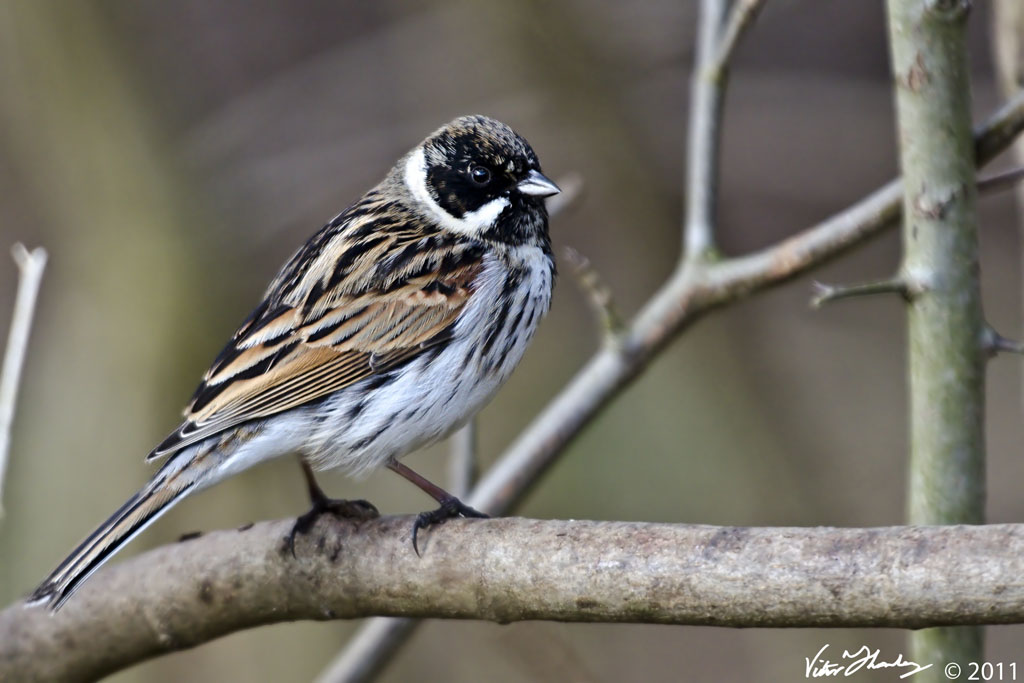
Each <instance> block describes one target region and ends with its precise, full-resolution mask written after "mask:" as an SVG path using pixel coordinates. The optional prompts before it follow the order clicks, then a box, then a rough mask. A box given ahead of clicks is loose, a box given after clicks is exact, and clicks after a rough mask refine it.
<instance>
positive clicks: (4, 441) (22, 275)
mask: <svg viewBox="0 0 1024 683" xmlns="http://www.w3.org/2000/svg"><path fill="white" fill-rule="evenodd" d="M11 256H13V258H14V262H15V263H16V264H17V265H18V295H17V297H16V299H15V301H14V315H13V317H12V318H11V330H10V332H9V333H8V336H7V352H6V353H5V354H4V367H3V371H2V372H0V517H3V513H4V507H3V490H4V478H5V475H6V473H7V460H8V456H9V453H10V445H11V427H12V425H13V424H14V406H15V403H17V399H18V386H19V385H20V383H21V369H22V367H23V366H24V365H25V353H26V351H27V350H28V335H29V331H30V330H31V329H32V316H33V314H34V313H35V310H36V300H37V299H38V297H39V285H40V283H42V280H43V271H44V270H45V269H46V250H45V249H43V248H42V247H36V248H35V249H33V250H32V251H29V250H28V249H26V248H25V246H24V245H23V244H21V243H20V242H19V243H17V244H15V245H14V246H13V247H12V248H11Z"/></svg>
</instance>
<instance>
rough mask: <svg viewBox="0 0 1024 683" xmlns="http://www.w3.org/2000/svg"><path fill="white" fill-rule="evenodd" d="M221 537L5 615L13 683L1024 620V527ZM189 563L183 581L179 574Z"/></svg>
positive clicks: (346, 525)
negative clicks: (563, 638)
mask: <svg viewBox="0 0 1024 683" xmlns="http://www.w3.org/2000/svg"><path fill="white" fill-rule="evenodd" d="M291 525H292V520H282V521H276V522H261V523H259V524H256V525H255V526H253V527H252V528H250V529H248V530H246V531H217V532H213V533H211V534H208V535H206V536H203V537H201V538H198V539H195V540H192V541H188V542H185V543H177V544H172V545H168V546H164V547H161V548H158V549H156V550H153V551H150V552H148V553H145V554H144V555H141V556H139V557H135V558H133V559H131V560H128V561H126V562H123V563H121V564H118V565H116V566H114V567H111V568H110V569H105V570H102V571H100V572H99V573H97V575H96V576H95V577H94V578H93V580H92V581H90V582H89V583H88V584H86V585H85V586H84V587H83V588H82V590H81V592H80V593H79V594H78V595H76V596H75V599H74V600H72V601H71V602H69V603H68V604H67V605H66V606H65V607H64V609H63V610H62V611H60V612H58V613H57V614H56V615H51V614H49V613H48V612H47V611H46V610H45V609H41V608H30V609H26V608H24V607H23V605H21V604H15V605H13V606H12V607H9V608H7V609H6V610H4V611H3V612H0V678H2V679H3V680H12V681H14V680H17V681H29V680H94V679H96V678H99V677H101V676H103V675H104V674H108V673H110V672H112V671H115V670H117V669H120V668H123V667H125V666H128V665H129V664H132V663H134V662H138V661H141V660H143V659H147V658H150V657H154V656H157V655H159V654H163V653H166V652H171V651H174V650H180V649H183V648H188V647H193V646H195V645H198V644H199V643H202V642H206V641H209V640H212V639H214V638H217V637H219V636H222V635H225V634H227V633H231V632H234V631H237V630H239V629H242V628H246V627H251V626H256V625H261V624H269V623H275V622H281V621H292V620H296V619H319V620H326V619H352V618H356V617H363V616H367V615H370V614H382V615H390V616H409V617H428V616H430V617H446V618H460V619H485V620H490V621H496V622H499V623H508V622H511V621H519V620H524V619H552V620H558V621H585V622H634V623H637V622H642V623H657V624H701V625H714V626H761V627H763V626H817V627H821V626H890V627H900V628H920V627H923V626H930V625H934V624H975V623H982V622H984V623H1014V622H1020V621H1024V583H1022V582H1021V581H1020V580H1019V579H1020V576H1021V574H1022V573H1024V525H1019V524H1005V525H993V526H986V527H976V526H964V527H893V528H877V529H830V528H732V527H712V526H690V525H671V524H645V523H625V522H582V521H572V522H567V521H541V520H531V519H521V518H509V519H495V520H453V521H450V522H448V523H447V524H445V525H444V526H442V527H439V528H437V529H434V530H432V531H431V534H430V538H429V545H428V547H427V549H426V551H425V552H424V554H423V556H422V557H417V555H416V554H415V553H414V552H412V549H411V548H410V547H409V528H410V527H411V525H412V518H411V517H386V518H378V519H375V520H371V521H368V522H364V523H362V524H355V523H353V522H350V521H339V520H335V519H333V518H329V517H325V518H322V519H321V520H320V521H319V522H318V524H317V526H316V527H315V528H314V529H313V530H312V532H311V533H310V534H309V535H307V536H304V537H302V538H301V539H300V542H299V546H298V548H297V555H298V559H295V558H293V557H292V556H291V553H288V552H284V551H283V544H282V539H283V537H284V536H285V534H287V532H288V530H289V529H290V528H291ZM168 567H174V568H175V571H167V568H168Z"/></svg>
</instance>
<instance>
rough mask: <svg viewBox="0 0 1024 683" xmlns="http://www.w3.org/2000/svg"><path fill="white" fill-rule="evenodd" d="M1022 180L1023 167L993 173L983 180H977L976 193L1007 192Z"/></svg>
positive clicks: (1023, 178)
mask: <svg viewBox="0 0 1024 683" xmlns="http://www.w3.org/2000/svg"><path fill="white" fill-rule="evenodd" d="M1022 180H1024V166H1018V167H1017V168H1012V169H1010V170H1009V171H1003V172H1002V173H995V174H993V175H990V176H987V177H985V178H978V192H984V193H993V192H1001V191H1002V190H1009V189H1010V188H1013V187H1016V186H1017V185H1018V184H1019V183H1020V182H1021V181H1022Z"/></svg>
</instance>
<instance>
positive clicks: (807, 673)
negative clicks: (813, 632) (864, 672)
mask: <svg viewBox="0 0 1024 683" xmlns="http://www.w3.org/2000/svg"><path fill="white" fill-rule="evenodd" d="M828 648H829V645H828V643H825V644H824V645H822V646H821V649H820V650H818V653H817V654H816V655H814V658H813V659H812V658H810V657H804V662H806V668H805V669H804V678H828V677H834V676H852V675H853V674H855V673H857V672H858V671H860V670H861V669H868V670H871V669H895V668H898V669H910V670H909V671H904V672H903V674H902V675H901V676H900V678H907V677H909V676H913V675H914V674H916V673H920V672H922V671H924V670H925V669H928V668H931V666H932V665H931V664H925V665H924V666H921V665H920V664H918V663H917V662H912V661H910V660H907V659H903V655H902V653H901V654H899V655H897V657H896V659H895V660H893V661H891V662H887V661H885V660H879V658H878V655H879V652H880V650H877V649H875V650H872V649H871V648H869V647H868V646H867V645H862V646H861V648H860V649H859V650H857V651H856V652H850V651H849V650H843V657H842V661H841V662H833V661H831V660H829V659H824V658H822V655H823V654H824V653H825V650H827V649H828Z"/></svg>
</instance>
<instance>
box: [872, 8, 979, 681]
mask: <svg viewBox="0 0 1024 683" xmlns="http://www.w3.org/2000/svg"><path fill="white" fill-rule="evenodd" d="M887 7H888V23H889V44H890V49H891V52H892V73H893V84H894V90H895V99H896V114H897V117H896V118H897V124H898V125H897V139H898V140H899V152H900V168H901V170H902V172H903V186H904V197H903V265H902V268H901V270H902V272H903V274H904V277H905V279H906V280H907V282H908V284H909V285H910V286H911V287H914V286H915V285H916V288H917V289H918V291H917V293H916V294H915V296H914V297H913V298H912V299H911V300H910V301H909V305H908V307H907V343H908V360H909V362H908V366H909V368H908V375H909V385H910V386H909V390H910V391H909V393H910V411H909V412H910V473H909V474H910V476H909V478H908V489H909V490H908V494H907V512H908V519H909V522H910V523H911V524H980V523H982V522H984V520H985V420H984V416H985V354H984V353H982V352H981V350H980V349H979V344H978V340H979V339H981V338H982V337H983V335H984V333H985V330H986V325H985V320H984V316H983V314H982V306H981V283H980V275H979V273H980V265H979V255H978V234H977V217H976V211H975V203H976V198H977V188H976V182H975V164H974V150H973V149H972V139H971V89H970V80H969V72H970V69H969V68H968V60H967V15H968V13H969V9H970V3H969V2H965V1H964V0H951V1H943V2H938V1H936V0H888V3H887ZM910 642H911V645H912V648H913V657H914V658H915V659H916V660H918V661H928V662H941V661H946V662H977V661H982V659H983V654H984V649H983V644H982V630H981V629H980V628H973V629H949V628H946V629H934V630H928V631H922V632H921V633H916V634H913V635H912V636H911V639H910ZM923 678H924V680H926V681H942V680H946V676H945V674H944V672H942V671H940V670H938V669H934V670H931V671H928V672H925V673H924V674H923Z"/></svg>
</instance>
